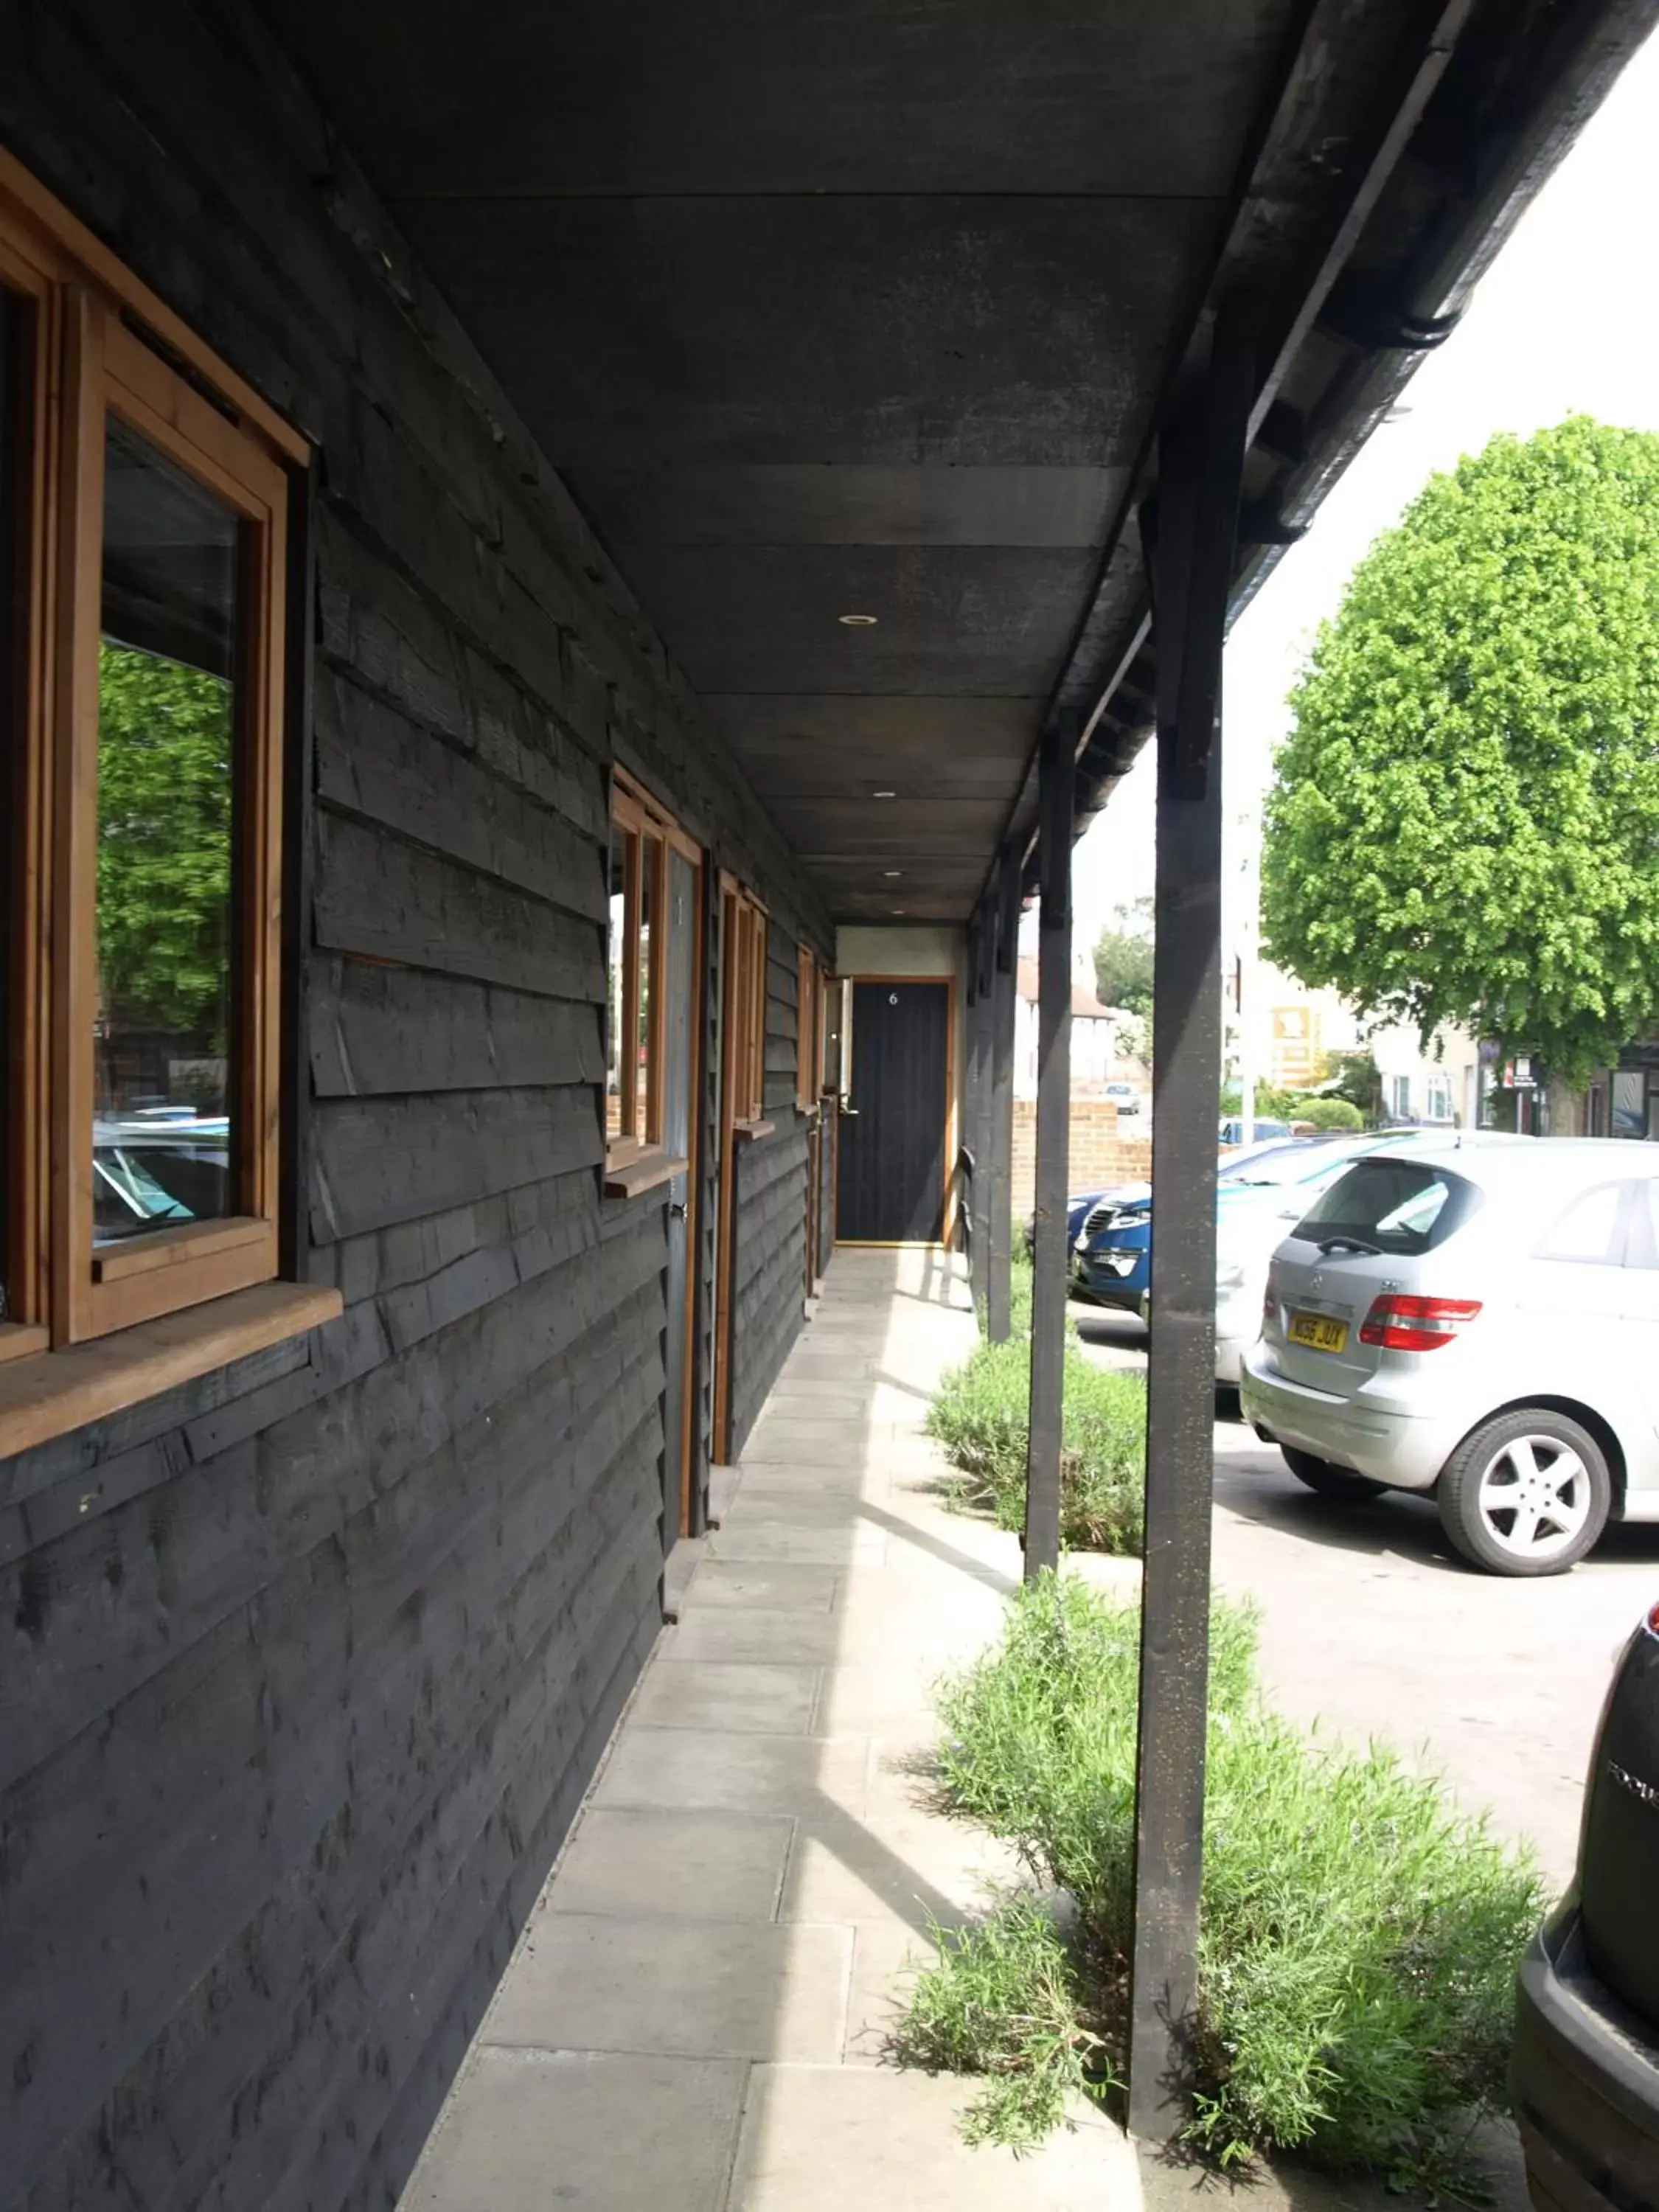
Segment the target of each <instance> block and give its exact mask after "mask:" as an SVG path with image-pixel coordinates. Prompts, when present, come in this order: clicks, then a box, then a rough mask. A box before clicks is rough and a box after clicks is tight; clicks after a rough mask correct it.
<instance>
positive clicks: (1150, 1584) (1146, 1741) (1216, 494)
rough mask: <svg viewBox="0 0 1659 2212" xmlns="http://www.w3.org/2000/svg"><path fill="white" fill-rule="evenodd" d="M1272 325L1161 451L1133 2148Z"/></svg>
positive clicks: (1189, 1546) (1200, 1549)
mask: <svg viewBox="0 0 1659 2212" xmlns="http://www.w3.org/2000/svg"><path fill="white" fill-rule="evenodd" d="M1254 332H1255V321H1254V318H1253V316H1252V315H1251V313H1249V307H1248V304H1247V303H1238V304H1237V305H1235V304H1231V303H1230V304H1229V305H1227V306H1224V307H1223V308H1222V310H1221V313H1220V314H1219V315H1218V318H1217V321H1216V324H1215V326H1214V330H1213V332H1212V339H1211V343H1210V347H1209V351H1208V358H1207V360H1206V361H1205V362H1202V364H1200V365H1199V366H1198V367H1197V368H1195V370H1194V373H1193V374H1191V375H1190V376H1189V378H1188V380H1187V381H1186V382H1185V384H1184V385H1183V386H1182V389H1181V390H1180V391H1179V392H1177V394H1176V399H1175V402H1174V404H1173V405H1172V408H1171V410H1170V416H1168V417H1167V418H1166V420H1165V422H1164V426H1163V428H1161V430H1160V433H1159V439H1158V519H1157V542H1156V546H1155V550H1154V553H1153V560H1152V583H1153V619H1154V623H1155V637H1156V642H1157V648H1158V877H1157V884H1158V888H1157V899H1156V923H1157V937H1158V945H1157V953H1156V960H1155V967H1154V974H1153V1017H1152V1018H1153V1034H1152V1185H1153V1188H1154V1189H1155V1190H1156V1192H1157V1193H1158V1209H1157V1216H1156V1218H1157V1235H1156V1237H1155V1239H1154V1242H1153V1246H1152V1352H1151V1358H1150V1362H1149V1366H1148V1378H1147V1382H1148V1403H1147V1423H1146V1562H1145V1569H1144V1573H1143V1578H1142V1583H1141V1590H1142V1596H1141V1626H1140V1712H1139V1752H1138V1756H1137V1762H1136V1775H1135V1862H1134V1941H1133V1957H1132V1973H1131V1985H1130V2000H1129V2100H1128V2118H1129V2126H1130V2129H1131V2131H1132V2132H1133V2134H1135V2135H1137V2136H1142V2137H1144V2138H1146V2140H1148V2141H1152V2142H1168V2141H1170V2140H1171V2139H1172V2138H1173V2137H1174V2136H1175V2135H1176V2133H1177V2131H1178V2130H1180V2129H1181V2128H1182V2126H1184V2125H1185V2124H1186V2122H1187V2121H1188V2118H1190V2106H1189V2105H1188V2101H1187V2100H1188V2087H1189V2083H1190V2078H1191V2071H1192V2068H1191V2061H1190V2031H1191V2022H1192V2017H1193V2010H1194V1999H1195V1995H1196V1988H1197V1960H1198V1914H1199V1891H1200V1879H1201V1875H1202V1872H1203V1857H1204V1762H1205V1741H1206V1718H1207V1703H1208V1692H1209V1633H1210V1512H1211V1491H1212V1480H1213V1439H1214V1426H1215V1169H1216V1100H1217V1097H1218V1093H1219V1085H1220V1076H1221V827H1222V814H1221V752H1220V744H1219V708H1220V694H1221V651H1222V642H1223V639H1224V636H1225V624H1226V614H1227V597H1228V592H1229V589H1230V586H1231V579H1232V570H1233V562H1234V555H1235V539H1236V534H1237V516H1238V502H1239V483H1240V477H1241V474H1242V471H1243V459H1244V449H1245V444H1246V427H1247V421H1248V416H1249V406H1250V401H1251V398H1252V397H1253V394H1254V391H1255V343H1254Z"/></svg>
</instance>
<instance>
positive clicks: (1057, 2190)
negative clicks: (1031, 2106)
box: [730, 2066, 1139, 2212]
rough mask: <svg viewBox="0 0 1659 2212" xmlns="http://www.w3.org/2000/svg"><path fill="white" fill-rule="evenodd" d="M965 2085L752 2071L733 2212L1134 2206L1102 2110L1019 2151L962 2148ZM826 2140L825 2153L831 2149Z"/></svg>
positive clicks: (1120, 2149) (826, 2069) (1052, 2211)
mask: <svg viewBox="0 0 1659 2212" xmlns="http://www.w3.org/2000/svg"><path fill="white" fill-rule="evenodd" d="M971 2093H972V2085H971V2084H970V2083H966V2082H962V2081H952V2080H951V2079H950V2078H949V2077H948V2076H939V2077H936V2078H935V2077H930V2076H928V2075H925V2074H910V2073H903V2074H900V2073H895V2072H893V2071H891V2070H890V2069H887V2068H885V2067H874V2066H869V2067H866V2066H757V2068H756V2069H755V2070H754V2072H753V2073H752V2074H751V2075H750V2082H749V2094H748V2098H747V2100H746V2101H745V2103H744V2114H743V2121H742V2125H741V2130H740V2132H739V2135H738V2162H737V2166H736V2169H735V2171H734V2172H733V2174H732V2195H731V2200H730V2202H731V2205H732V2212H847V2207H848V2205H849V2204H854V2205H867V2206H871V2207H876V2206H880V2207H882V2208H886V2207H888V2206H893V2207H895V2208H898V2207H901V2206H902V2208H903V2212H1132V2208H1133V2207H1135V2206H1136V2205H1138V2203H1139V2185H1138V2181H1137V2177H1136V2174H1135V2169H1134V2161H1133V2154H1132V2153H1131V2152H1130V2151H1129V2148H1128V2147H1127V2143H1126V2142H1125V2140H1124V2138H1123V2136H1122V2135H1121V2133H1120V2131H1119V2130H1117V2129H1116V2128H1115V2127H1114V2126H1113V2125H1112V2124H1111V2123H1110V2122H1109V2120H1107V2119H1105V2118H1103V2117H1102V2116H1097V2115H1096V2114H1094V2113H1092V2112H1081V2113H1079V2116H1078V2121H1077V2124H1076V2126H1075V2128H1074V2129H1073V2130H1071V2131H1069V2132H1068V2131H1066V2130H1061V2131H1060V2132H1059V2133H1058V2134H1056V2135H1054V2136H1051V2137H1050V2138H1049V2140H1048V2142H1045V2143H1043V2144H1042V2145H1041V2146H1040V2147H1039V2148H1037V2149H1036V2150H1035V2151H1033V2152H1031V2153H1030V2154H1028V2155H1027V2156H1025V2157H1023V2158H1018V2159H1017V2158H1015V2156H1014V2155H1013V2154H1012V2151H1005V2150H970V2149H969V2148H968V2147H967V2146H966V2145H965V2144H964V2143H963V2141H962V2138H961V2133H960V2130H959V2127H958V2124H957V2119H958V2113H959V2112H960V2109H961V2107H962V2106H963V2105H965V2104H966V2103H967V2101H968V2099H969V2096H970V2095H971ZM830 2146H833V2153H832V2154H831V2153H830V2152H829V2147H830Z"/></svg>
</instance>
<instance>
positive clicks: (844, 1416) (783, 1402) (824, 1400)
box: [767, 1373, 866, 1421]
mask: <svg viewBox="0 0 1659 2212" xmlns="http://www.w3.org/2000/svg"><path fill="white" fill-rule="evenodd" d="M847 1381H848V1378H847V1377H846V1376H844V1375H834V1376H830V1375H825V1376H810V1375H790V1374H787V1373H786V1374H783V1375H781V1376H779V1377H778V1386H777V1388H776V1389H775V1390H774V1391H773V1393H772V1395H771V1397H770V1398H769V1400H768V1401H767V1410H768V1413H769V1414H772V1413H775V1414H776V1415H777V1417H778V1419H780V1420H783V1421H861V1420H863V1419H865V1417H866V1405H865V1401H864V1399H863V1398H862V1397H861V1396H860V1395H858V1393H857V1392H856V1391H849V1390H848V1387H847Z"/></svg>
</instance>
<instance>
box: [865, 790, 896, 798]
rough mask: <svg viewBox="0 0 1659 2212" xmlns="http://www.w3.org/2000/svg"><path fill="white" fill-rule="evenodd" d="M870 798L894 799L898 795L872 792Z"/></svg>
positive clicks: (887, 792)
mask: <svg viewBox="0 0 1659 2212" xmlns="http://www.w3.org/2000/svg"><path fill="white" fill-rule="evenodd" d="M870 796H871V798H872V799H896V798H897V797H898V793H897V792H896V791H872V793H871V794H870Z"/></svg>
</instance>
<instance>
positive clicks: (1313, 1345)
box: [1287, 1313, 1348, 1352]
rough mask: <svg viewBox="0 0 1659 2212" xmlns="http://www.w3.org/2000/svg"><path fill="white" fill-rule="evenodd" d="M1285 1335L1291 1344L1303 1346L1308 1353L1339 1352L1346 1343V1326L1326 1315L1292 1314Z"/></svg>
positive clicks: (1343, 1322) (1345, 1323) (1342, 1322)
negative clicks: (1306, 1348)
mask: <svg viewBox="0 0 1659 2212" xmlns="http://www.w3.org/2000/svg"><path fill="white" fill-rule="evenodd" d="M1287 1334H1288V1335H1289V1337H1290V1340H1291V1343H1292V1344H1305V1345H1306V1346H1307V1347H1308V1349H1309V1351H1310V1352H1340V1351H1341V1350H1342V1348H1343V1347H1344V1346H1345V1345H1346V1343H1347V1341H1348V1324H1347V1322H1345V1321H1332V1320H1331V1319H1330V1317H1329V1316H1328V1315H1326V1314H1316V1313H1293V1314H1292V1315H1291V1326H1290V1328H1289V1330H1288V1331H1287Z"/></svg>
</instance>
